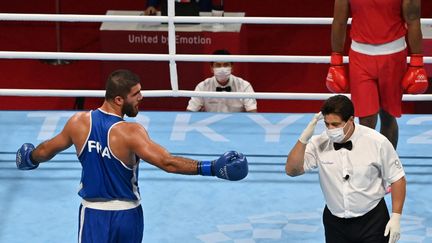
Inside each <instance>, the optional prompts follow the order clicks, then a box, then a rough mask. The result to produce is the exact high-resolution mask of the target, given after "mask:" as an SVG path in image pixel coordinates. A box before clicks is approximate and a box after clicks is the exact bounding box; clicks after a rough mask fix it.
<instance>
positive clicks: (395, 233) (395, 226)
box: [384, 213, 401, 243]
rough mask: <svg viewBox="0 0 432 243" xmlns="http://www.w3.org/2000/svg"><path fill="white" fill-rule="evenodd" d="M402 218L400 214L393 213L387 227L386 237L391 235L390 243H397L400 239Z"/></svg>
mask: <svg viewBox="0 0 432 243" xmlns="http://www.w3.org/2000/svg"><path fill="white" fill-rule="evenodd" d="M400 217H401V215H400V214H399V213H392V215H391V217H390V220H389V221H388V223H387V225H386V228H385V231H384V236H387V235H388V234H389V233H390V237H389V243H395V242H397V241H398V240H399V238H400Z"/></svg>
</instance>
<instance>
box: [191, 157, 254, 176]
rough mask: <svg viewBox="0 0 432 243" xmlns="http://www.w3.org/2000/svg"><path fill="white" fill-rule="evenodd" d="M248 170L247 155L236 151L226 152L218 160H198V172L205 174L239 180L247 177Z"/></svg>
mask: <svg viewBox="0 0 432 243" xmlns="http://www.w3.org/2000/svg"><path fill="white" fill-rule="evenodd" d="M248 172H249V169H248V162H247V159H246V156H244V155H243V154H242V153H238V152H235V151H229V152H226V153H224V154H223V155H222V156H221V157H219V159H217V160H213V161H199V162H198V174H200V175H203V176H217V177H218V178H221V179H225V180H230V181H238V180H241V179H243V178H245V177H246V176H247V174H248Z"/></svg>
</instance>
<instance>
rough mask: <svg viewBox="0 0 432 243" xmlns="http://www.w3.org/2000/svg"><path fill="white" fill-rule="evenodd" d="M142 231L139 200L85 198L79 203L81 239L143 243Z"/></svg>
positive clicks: (83, 242)
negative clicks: (96, 199) (90, 200)
mask: <svg viewBox="0 0 432 243" xmlns="http://www.w3.org/2000/svg"><path fill="white" fill-rule="evenodd" d="M143 232H144V217H143V210H142V207H141V204H140V203H139V201H120V200H113V201H106V202H89V201H86V200H83V202H82V203H81V205H80V211H79V228H78V243H114V242H122V243H141V242H142V238H143Z"/></svg>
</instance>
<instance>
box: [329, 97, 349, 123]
mask: <svg viewBox="0 0 432 243" xmlns="http://www.w3.org/2000/svg"><path fill="white" fill-rule="evenodd" d="M321 113H322V114H323V115H324V116H325V115H328V114H336V115H339V116H340V117H341V118H342V120H343V121H345V122H346V121H348V119H350V117H352V116H354V105H353V103H352V101H351V100H350V99H349V98H348V97H347V96H345V95H335V96H332V97H330V98H328V99H327V100H326V101H325V102H324V104H323V105H322V107H321Z"/></svg>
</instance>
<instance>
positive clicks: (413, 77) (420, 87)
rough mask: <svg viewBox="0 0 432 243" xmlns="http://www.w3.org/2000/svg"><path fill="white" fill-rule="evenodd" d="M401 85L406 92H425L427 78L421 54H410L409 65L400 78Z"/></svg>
mask: <svg viewBox="0 0 432 243" xmlns="http://www.w3.org/2000/svg"><path fill="white" fill-rule="evenodd" d="M402 87H403V90H404V92H405V93H407V94H423V93H424V92H426V90H427V88H428V78H427V74H426V70H425V69H424V67H423V55H421V54H412V55H411V60H410V65H409V67H408V70H407V72H406V73H405V76H404V77H403V79H402Z"/></svg>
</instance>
